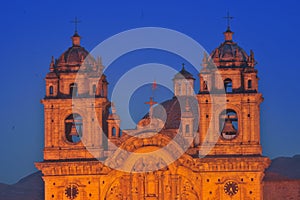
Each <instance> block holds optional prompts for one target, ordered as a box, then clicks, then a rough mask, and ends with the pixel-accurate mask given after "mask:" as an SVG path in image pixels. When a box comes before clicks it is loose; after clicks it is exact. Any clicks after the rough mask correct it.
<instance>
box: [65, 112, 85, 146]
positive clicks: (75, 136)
mask: <svg viewBox="0 0 300 200" xmlns="http://www.w3.org/2000/svg"><path fill="white" fill-rule="evenodd" d="M82 134H83V122H82V117H81V115H79V114H77V113H73V114H71V115H69V116H68V117H67V118H66V119H65V137H66V139H67V141H68V142H71V143H74V144H76V143H78V142H80V140H81V137H82Z"/></svg>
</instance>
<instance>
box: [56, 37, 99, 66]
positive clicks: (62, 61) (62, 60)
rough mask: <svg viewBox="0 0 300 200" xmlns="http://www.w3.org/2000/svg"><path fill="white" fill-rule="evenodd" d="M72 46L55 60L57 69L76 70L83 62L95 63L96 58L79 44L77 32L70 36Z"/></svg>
mask: <svg viewBox="0 0 300 200" xmlns="http://www.w3.org/2000/svg"><path fill="white" fill-rule="evenodd" d="M71 39H72V46H71V47H70V48H68V49H67V50H66V51H65V52H64V53H62V54H61V56H60V57H59V59H57V60H56V63H55V65H56V66H57V69H58V71H78V70H79V67H80V66H81V65H82V64H83V62H85V64H89V65H95V64H96V60H95V59H94V58H93V56H91V55H90V54H89V52H88V51H87V50H86V49H85V48H84V47H82V46H80V39H81V37H80V36H79V34H78V33H77V32H75V34H74V35H73V36H72V37H71Z"/></svg>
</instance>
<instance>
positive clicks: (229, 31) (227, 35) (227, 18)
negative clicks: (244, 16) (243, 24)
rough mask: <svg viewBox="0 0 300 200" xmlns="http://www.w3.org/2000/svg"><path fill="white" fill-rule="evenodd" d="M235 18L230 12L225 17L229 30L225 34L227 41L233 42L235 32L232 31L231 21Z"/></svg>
mask: <svg viewBox="0 0 300 200" xmlns="http://www.w3.org/2000/svg"><path fill="white" fill-rule="evenodd" d="M233 18H234V17H232V16H230V15H229V12H227V16H226V17H224V19H226V20H227V30H226V31H225V32H224V36H225V41H232V35H233V32H232V31H231V30H230V20H232V19H233Z"/></svg>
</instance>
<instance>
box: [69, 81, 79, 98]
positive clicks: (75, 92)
mask: <svg viewBox="0 0 300 200" xmlns="http://www.w3.org/2000/svg"><path fill="white" fill-rule="evenodd" d="M70 95H72V96H75V97H77V96H78V88H77V84H76V83H72V84H70Z"/></svg>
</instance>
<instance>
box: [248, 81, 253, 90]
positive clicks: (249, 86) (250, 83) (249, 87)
mask: <svg viewBox="0 0 300 200" xmlns="http://www.w3.org/2000/svg"><path fill="white" fill-rule="evenodd" d="M251 88H252V80H248V89H251Z"/></svg>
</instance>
